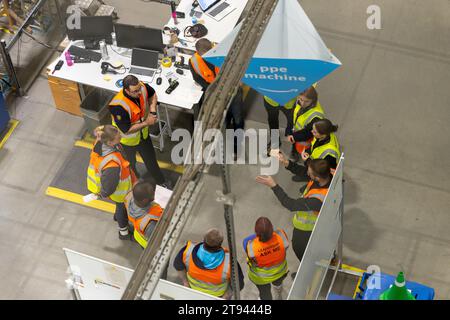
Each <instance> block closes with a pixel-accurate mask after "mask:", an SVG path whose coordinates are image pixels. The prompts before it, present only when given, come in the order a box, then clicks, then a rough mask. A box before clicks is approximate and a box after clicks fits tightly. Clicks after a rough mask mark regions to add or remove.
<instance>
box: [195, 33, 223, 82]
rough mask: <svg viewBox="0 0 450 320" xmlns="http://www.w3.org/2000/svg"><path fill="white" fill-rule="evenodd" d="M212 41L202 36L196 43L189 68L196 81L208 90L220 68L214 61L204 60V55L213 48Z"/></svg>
mask: <svg viewBox="0 0 450 320" xmlns="http://www.w3.org/2000/svg"><path fill="white" fill-rule="evenodd" d="M212 47H213V45H212V42H211V41H209V40H208V39H206V38H201V39H199V40H197V42H196V43H195V50H196V52H195V53H194V55H193V56H192V57H191V58H190V59H189V68H190V70H191V73H192V77H193V78H194V81H195V82H197V83H198V84H199V85H201V86H202V88H203V90H206V88H208V86H209V85H210V84H211V83H212V82H213V81H214V80H215V79H216V76H217V75H218V74H219V71H220V69H219V68H218V67H216V66H215V65H213V64H212V63H210V62H208V61H206V60H204V59H203V58H202V56H203V55H204V54H205V53H207V52H208V51H209V50H211V49H212Z"/></svg>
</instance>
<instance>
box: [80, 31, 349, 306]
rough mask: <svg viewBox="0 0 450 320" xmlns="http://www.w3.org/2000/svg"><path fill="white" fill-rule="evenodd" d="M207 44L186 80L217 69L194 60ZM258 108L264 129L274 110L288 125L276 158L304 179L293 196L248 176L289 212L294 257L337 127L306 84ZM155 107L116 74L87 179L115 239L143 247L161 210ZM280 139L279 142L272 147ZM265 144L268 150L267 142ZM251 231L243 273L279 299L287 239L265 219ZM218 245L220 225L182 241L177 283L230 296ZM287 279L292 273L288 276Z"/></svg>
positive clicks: (140, 87)
mask: <svg viewBox="0 0 450 320" xmlns="http://www.w3.org/2000/svg"><path fill="white" fill-rule="evenodd" d="M211 48H212V44H211V42H210V41H208V40H207V39H200V40H198V41H197V43H196V50H197V51H196V53H195V54H194V55H193V56H192V58H191V59H190V62H189V65H190V68H191V71H192V74H193V78H194V80H195V81H196V82H197V83H199V84H200V85H201V86H202V87H203V88H204V89H206V88H207V87H208V85H209V84H211V83H212V82H213V81H214V80H215V79H216V76H217V74H218V73H219V71H220V70H219V68H217V67H215V66H214V65H212V64H210V63H208V62H207V61H205V60H204V59H203V58H202V55H203V54H204V53H206V52H207V51H209V50H210V49H211ZM264 106H265V109H266V110H267V115H268V122H269V128H270V129H279V121H278V116H279V112H280V111H281V112H283V113H284V114H285V116H286V118H287V123H288V126H287V128H286V131H285V136H286V140H287V141H289V142H290V143H291V144H292V149H291V159H288V157H287V156H286V155H285V154H284V153H282V152H279V154H278V156H277V157H278V159H279V161H280V163H281V164H282V166H284V167H285V168H286V169H287V170H289V171H290V172H292V173H293V180H294V181H296V182H300V181H304V182H307V184H306V185H305V186H303V187H302V188H301V189H300V197H299V198H298V199H293V198H290V197H289V196H288V195H287V194H286V192H285V191H284V190H283V189H282V188H281V186H279V185H278V184H277V183H276V181H275V180H274V179H273V178H272V177H270V176H258V177H257V178H256V181H257V182H258V183H260V184H263V185H266V186H268V187H270V188H271V189H272V191H273V192H274V194H275V196H276V198H277V199H278V200H279V202H280V203H281V205H282V206H283V207H285V208H286V209H288V210H289V211H291V212H293V213H294V214H293V219H292V224H293V234H292V240H291V241H292V248H293V251H294V253H295V255H296V256H297V258H298V260H299V261H301V260H302V258H303V255H304V252H305V249H306V246H307V244H308V241H309V238H310V236H311V233H312V230H313V228H314V225H315V222H316V220H317V217H318V215H319V212H320V209H321V207H322V204H323V202H324V199H325V197H326V194H327V192H328V188H329V186H330V183H331V180H332V177H333V172H334V170H335V169H336V167H337V165H338V162H339V159H340V155H341V151H340V146H339V142H338V140H337V137H336V135H335V132H336V131H337V126H335V125H334V124H333V123H332V122H331V121H330V120H328V119H327V118H326V117H325V113H324V111H323V109H322V107H321V105H320V103H319V101H318V94H317V91H316V89H315V87H314V86H311V87H309V88H308V89H306V90H305V91H303V92H302V93H301V94H299V95H298V97H296V98H295V99H293V100H292V101H290V102H289V103H288V104H286V105H285V106H281V105H279V104H278V103H276V102H275V101H273V100H271V99H270V98H269V97H264ZM156 107H157V96H156V93H155V90H154V89H152V88H151V87H150V86H149V85H148V84H143V83H142V82H140V81H139V80H138V79H137V78H136V77H134V76H132V75H128V76H126V77H125V78H124V80H123V89H122V90H121V91H120V92H119V93H118V94H117V95H116V96H115V97H114V98H113V100H112V101H111V103H110V106H109V110H110V112H111V115H112V119H113V120H112V125H105V126H101V127H99V128H97V129H96V130H95V135H96V138H97V140H96V143H95V145H94V148H93V150H92V153H91V158H90V163H89V168H88V178H87V184H88V189H89V190H90V191H91V192H92V193H94V194H96V195H97V196H98V197H100V198H109V199H111V200H112V201H114V202H115V203H116V211H115V214H114V219H115V220H116V221H117V223H118V225H119V238H120V239H123V240H124V239H129V238H130V231H132V232H133V238H134V239H135V240H136V242H138V243H139V244H140V245H141V247H143V248H145V247H146V246H147V242H148V240H149V238H150V235H151V233H152V231H153V230H154V228H155V226H156V224H157V222H158V221H159V219H160V218H161V216H162V214H163V208H161V206H160V205H159V204H157V203H156V202H155V190H156V185H162V186H165V187H168V184H169V182H168V181H166V180H165V178H164V175H163V174H162V172H161V170H160V168H159V166H158V163H157V161H156V156H155V151H154V148H153V145H152V141H151V138H150V136H149V129H148V127H149V126H151V125H153V124H155V123H156V121H157V118H156ZM226 121H227V125H228V124H230V125H231V124H232V125H233V127H234V129H239V128H241V129H243V128H244V117H243V112H242V91H241V90H239V91H238V94H237V95H236V96H235V97H234V99H233V102H232V103H231V105H230V108H229V110H228V114H227V117H226ZM280 144H281V141H279V144H278V147H277V149H279V145H280ZM270 146H271V147H272V148H274V144H273V142H272V143H271V145H270ZM235 150H236V142H235ZM136 152H139V153H140V154H141V156H142V158H143V160H144V164H145V166H146V168H147V175H146V176H143V177H142V178H141V180H138V179H139V175H138V172H137V171H136ZM300 159H301V160H300ZM299 162H301V163H299ZM254 231H255V233H254V234H253V235H250V236H249V237H247V238H246V239H245V240H244V242H243V249H244V252H245V254H246V256H247V264H248V277H249V279H250V280H251V282H253V283H254V284H255V285H256V287H257V288H258V290H259V294H260V298H261V299H263V300H265V299H272V293H271V289H272V287H273V288H274V292H275V298H277V299H281V292H282V283H283V280H284V279H285V278H286V276H287V274H288V272H289V271H288V266H287V260H286V250H287V249H288V247H289V239H288V237H287V235H286V233H285V231H284V230H282V229H275V228H274V226H273V225H272V222H271V221H270V220H269V219H268V218H267V217H259V218H258V219H257V220H256V223H255V230H254ZM222 242H223V235H222V233H221V232H220V230H218V229H215V228H212V229H210V230H208V232H207V233H206V234H205V235H204V238H203V242H200V243H194V242H191V241H188V242H187V243H186V245H185V246H184V247H183V248H182V249H181V250H180V251H179V253H178V254H177V256H176V258H175V260H174V263H173V265H174V268H175V269H176V270H177V271H178V272H179V275H180V278H181V280H182V282H183V284H184V285H185V286H188V287H190V288H193V289H196V290H199V291H201V292H205V293H208V294H211V295H213V296H216V297H222V298H226V299H227V298H230V297H231V292H232V290H231V285H232V284H231V280H230V278H231V277H230V274H231V273H230V271H231V262H230V253H229V251H228V249H227V248H225V247H223V246H222ZM238 276H239V286H240V289H241V290H242V288H243V286H244V276H243V272H242V269H241V267H240V266H238ZM291 276H293V277H295V273H292V274H291Z"/></svg>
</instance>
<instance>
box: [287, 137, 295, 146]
mask: <svg viewBox="0 0 450 320" xmlns="http://www.w3.org/2000/svg"><path fill="white" fill-rule="evenodd" d="M287 140H288V141H289V142H290V143H292V144H294V143H295V140H294V136H293V135H288V136H287Z"/></svg>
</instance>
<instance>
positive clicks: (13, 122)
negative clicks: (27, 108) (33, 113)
mask: <svg viewBox="0 0 450 320" xmlns="http://www.w3.org/2000/svg"><path fill="white" fill-rule="evenodd" d="M9 124H10V126H9V129H8V131H7V132H6V134H5V135H4V136H3V138H2V140H1V141H0V149H1V148H2V147H3V145H4V144H5V143H6V141H7V140H8V139H9V137H10V136H11V134H12V133H13V131H14V129H16V127H17V125H18V124H19V121H18V120H14V119H11V120H10V121H9Z"/></svg>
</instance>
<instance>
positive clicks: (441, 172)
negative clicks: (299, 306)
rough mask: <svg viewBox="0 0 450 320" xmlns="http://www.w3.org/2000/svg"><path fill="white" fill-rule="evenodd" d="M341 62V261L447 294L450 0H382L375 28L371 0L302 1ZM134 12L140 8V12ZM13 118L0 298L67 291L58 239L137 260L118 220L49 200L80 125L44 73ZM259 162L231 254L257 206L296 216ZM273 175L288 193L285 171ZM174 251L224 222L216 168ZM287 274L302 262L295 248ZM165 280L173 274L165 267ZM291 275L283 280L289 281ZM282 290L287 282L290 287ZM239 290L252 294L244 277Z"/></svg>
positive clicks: (243, 174) (3, 161)
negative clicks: (263, 178) (260, 176)
mask: <svg viewBox="0 0 450 320" xmlns="http://www.w3.org/2000/svg"><path fill="white" fill-rule="evenodd" d="M106 2H107V3H110V4H113V5H115V6H116V7H117V8H118V11H119V16H120V17H121V21H123V22H125V23H126V22H129V23H136V24H144V25H149V26H154V27H161V26H162V25H163V24H164V22H165V20H166V19H167V18H166V17H167V16H168V11H169V10H168V7H167V6H164V5H161V4H157V3H144V2H142V1H138V0H130V1H127V2H126V3H125V2H123V1H118V0H115V1H112V0H110V1H106ZM300 2H301V4H302V6H303V8H304V9H305V11H306V13H307V14H308V15H309V17H310V19H311V20H312V22H313V23H314V25H315V26H316V28H317V29H318V31H319V33H320V34H321V36H322V37H323V39H324V41H325V43H326V44H327V45H328V47H329V48H330V49H331V50H332V51H333V53H334V54H335V55H336V56H337V57H338V58H339V59H340V60H341V61H342V63H343V66H342V67H341V68H340V69H338V70H337V71H336V72H334V73H333V74H332V75H330V76H329V77H327V78H326V79H324V80H323V81H321V82H320V85H319V96H320V101H321V103H322V105H323V106H324V108H325V110H326V112H327V114H328V116H329V118H331V119H332V120H333V121H334V122H336V123H338V124H339V125H340V130H339V137H340V139H341V143H342V145H343V148H344V151H345V153H346V165H345V168H346V169H345V174H346V198H345V217H344V219H345V226H344V228H345V229H344V262H345V263H347V264H350V265H352V266H355V267H359V268H361V269H365V268H366V267H367V266H368V265H378V266H380V267H381V269H382V271H383V272H386V273H390V274H393V273H396V272H398V271H399V270H401V269H402V270H404V271H405V273H406V276H407V278H408V279H409V280H412V281H416V282H419V283H423V284H426V285H428V286H431V287H433V288H435V290H436V298H438V299H449V298H450V272H449V268H448V266H449V265H450V233H449V232H448V231H449V230H450V218H449V211H450V209H449V208H450V161H449V159H450V151H449V150H450V139H449V137H450V127H449V126H448V125H447V124H446V120H447V119H450V109H448V105H449V103H450V91H449V90H448V88H449V85H448V84H449V83H450V54H449V52H450V38H449V37H448V34H449V31H450V6H449V3H448V1H446V0H435V1H433V3H432V4H426V3H424V2H421V1H408V0H399V1H387V0H378V1H376V2H377V4H378V5H379V6H380V7H381V14H382V16H381V17H382V29H381V30H368V29H367V27H366V19H367V17H368V15H367V14H366V9H367V7H368V6H369V5H371V4H373V1H370V0H362V1H355V0H335V1H333V6H332V7H331V6H330V4H331V1H330V0H314V1H313V0H302V1H300ZM142 8H148V9H146V10H144V9H142ZM9 108H10V112H11V114H12V116H13V117H14V118H16V119H18V120H20V121H21V123H20V124H19V126H18V128H17V129H16V131H15V132H14V133H13V135H12V136H11V138H10V139H9V140H8V142H7V143H6V145H5V146H4V147H3V149H1V150H0V183H1V184H0V203H1V206H0V228H1V229H2V232H1V233H0V259H1V261H2V263H1V265H0V287H1V288H2V289H3V290H2V291H1V292H0V298H1V299H70V298H71V295H70V293H69V291H68V290H67V288H66V287H65V284H64V280H65V279H66V278H67V276H68V275H67V273H66V269H67V263H66V260H65V258H64V254H63V252H62V248H63V247H67V248H70V249H73V250H76V251H80V252H83V253H86V254H89V255H93V256H95V257H99V258H101V259H105V260H107V261H111V262H114V263H116V264H119V265H123V266H126V267H130V268H134V266H135V265H136V263H137V261H138V258H139V255H140V253H141V250H140V249H139V248H137V247H136V245H135V244H134V243H131V242H123V241H120V240H118V238H117V231H116V226H115V222H114V221H113V220H112V216H111V215H109V214H107V213H104V212H100V211H97V210H94V209H88V208H85V207H81V206H78V205H75V204H72V203H68V202H65V201H62V200H58V199H52V198H49V197H47V196H45V190H46V188H47V186H48V184H49V183H50V181H51V180H52V179H53V177H54V175H55V174H56V172H57V170H58V169H59V168H60V167H61V165H62V164H63V162H64V161H65V158H66V157H67V155H68V154H69V152H70V150H71V148H72V146H73V142H74V139H75V137H76V136H77V134H78V133H79V132H80V130H81V129H82V126H83V120H82V119H81V118H78V117H75V116H71V115H68V114H66V113H64V112H61V111H57V110H56V109H55V108H54V103H53V99H52V97H51V93H50V90H49V88H48V85H47V82H46V79H45V77H44V76H42V77H40V78H38V79H37V81H36V82H35V84H34V85H33V87H32V88H31V89H30V91H29V92H28V96H27V97H24V98H20V99H17V100H16V101H15V103H14V104H13V105H11V106H10V107H9ZM248 120H249V121H248V122H247V127H248V128H250V127H264V126H265V121H266V120H265V111H264V110H263V108H262V100H261V97H259V96H256V97H254V99H253V100H251V101H250V102H249V103H248ZM257 173H258V170H257V167H256V166H235V167H233V169H232V181H233V192H234V193H235V194H236V197H237V203H236V207H235V215H236V217H235V220H236V234H237V239H238V249H239V259H240V262H241V266H242V267H243V268H244V270H246V267H245V263H244V255H243V252H242V251H241V250H240V243H241V240H242V239H243V238H244V237H245V236H247V235H248V234H250V233H251V232H252V227H253V223H254V220H255V219H256V218H257V217H258V216H260V215H266V216H268V217H271V218H272V220H273V222H274V224H276V226H278V227H282V228H285V229H286V230H287V231H288V234H289V235H290V233H291V230H292V229H291V226H290V218H291V215H290V214H289V213H288V212H287V211H286V210H284V209H282V208H280V206H279V204H278V203H277V201H276V199H275V197H274V196H273V195H271V191H270V190H268V189H266V188H264V187H262V186H260V185H256V184H255V183H254V180H253V179H254V177H255V175H256V174H257ZM276 179H277V180H278V181H280V184H281V185H282V186H284V187H286V190H290V191H289V193H290V194H291V196H295V195H296V190H297V189H298V185H296V184H294V183H293V182H291V181H290V178H289V175H288V174H287V173H286V172H285V171H280V173H279V174H278V175H277V177H276ZM205 183H206V186H207V188H205V189H204V190H205V192H204V193H203V194H202V197H201V198H200V199H199V202H198V204H197V205H196V209H198V210H195V211H194V213H193V215H192V218H191V219H190V221H189V222H188V224H187V225H186V228H185V230H184V232H183V234H182V236H181V241H180V243H179V245H178V246H177V249H178V248H180V247H181V246H182V242H183V241H184V240H187V239H192V240H200V239H201V238H202V233H203V231H204V230H206V229H207V228H209V227H212V226H217V227H220V228H222V229H224V223H221V222H220V221H221V220H220V218H218V215H220V217H222V212H221V205H220V204H218V203H216V202H215V196H214V192H215V190H216V189H220V188H221V185H220V180H219V178H218V176H217V175H216V174H214V170H213V171H212V174H211V175H210V176H208V177H207V179H206V182H205ZM288 261H289V265H290V269H291V270H295V269H296V268H297V267H298V262H297V261H296V259H295V257H294V255H293V253H292V251H289V253H288ZM169 278H170V279H171V280H175V274H174V271H173V269H172V268H171V269H170V272H169ZM289 284H290V279H288V281H286V285H287V286H286V287H288V285H289ZM286 293H287V288H286ZM242 297H243V298H256V297H257V295H256V289H255V287H254V286H253V285H252V284H251V283H249V281H248V280H247V281H246V287H245V289H244V291H243V292H242Z"/></svg>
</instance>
